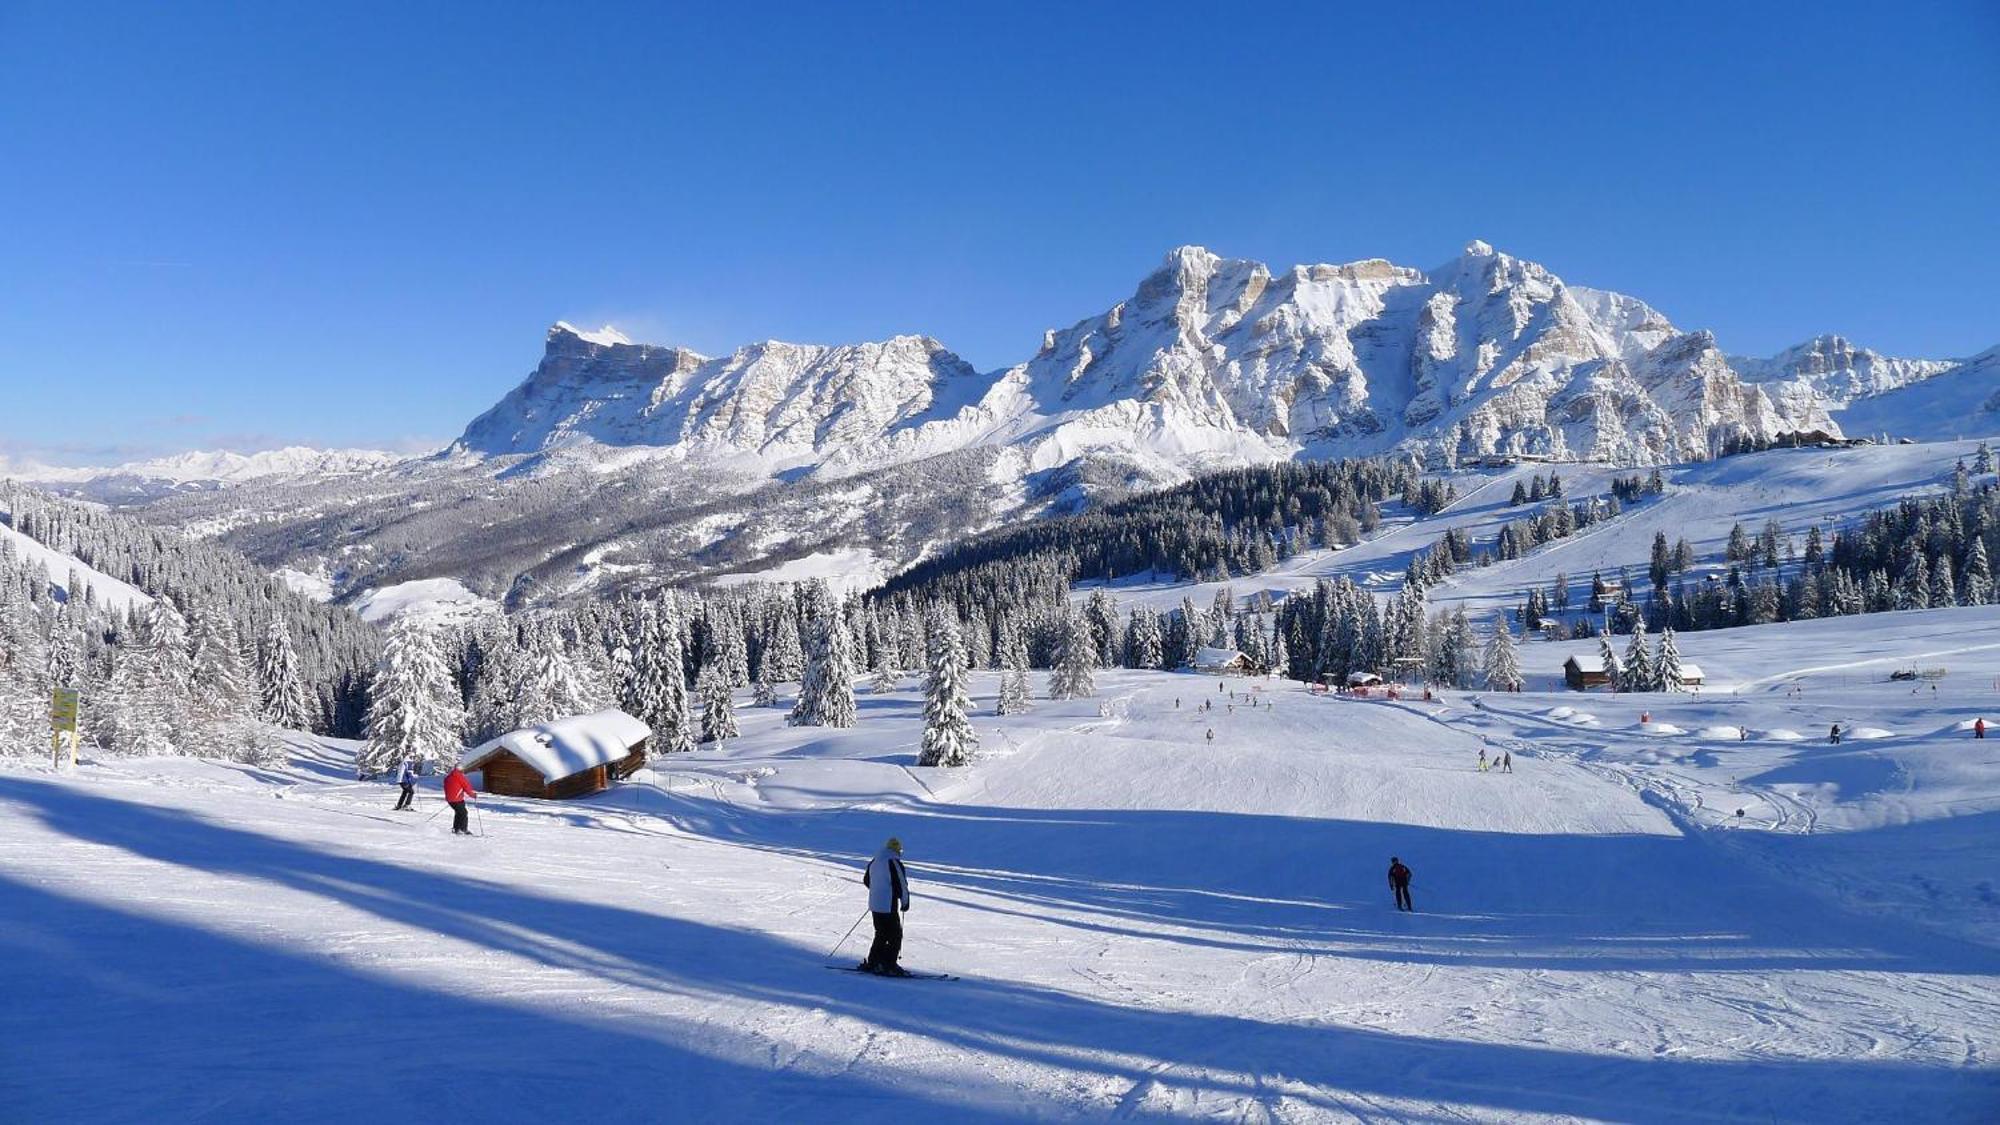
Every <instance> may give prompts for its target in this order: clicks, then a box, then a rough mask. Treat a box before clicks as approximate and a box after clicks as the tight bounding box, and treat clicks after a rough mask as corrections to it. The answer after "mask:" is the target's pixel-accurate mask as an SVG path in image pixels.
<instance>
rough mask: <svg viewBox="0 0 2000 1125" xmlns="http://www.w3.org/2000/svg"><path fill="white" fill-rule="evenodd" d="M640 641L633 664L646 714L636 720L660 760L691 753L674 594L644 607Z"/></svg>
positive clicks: (683, 650) (683, 659)
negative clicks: (648, 729)
mask: <svg viewBox="0 0 2000 1125" xmlns="http://www.w3.org/2000/svg"><path fill="white" fill-rule="evenodd" d="M642 622H643V624H642V625H641V629H642V632H643V640H642V641H641V643H640V645H639V651H638V652H636V653H633V654H632V660H633V663H634V666H635V669H636V671H637V672H638V676H639V698H640V700H641V703H642V706H643V707H644V708H645V710H644V711H643V712H642V713H640V714H639V715H637V716H636V717H637V718H638V719H640V720H641V721H643V722H644V723H645V724H646V725H647V726H648V727H651V728H652V730H653V737H652V741H651V745H652V747H653V749H654V750H655V751H656V752H658V753H661V754H684V753H687V752H688V751H690V750H693V749H694V744H695V733H696V732H695V724H694V719H693V716H692V715H691V714H690V709H689V707H688V687H687V658H686V655H685V653H686V647H685V640H684V638H683V632H682V627H681V610H680V603H679V601H678V600H676V599H675V597H674V595H673V594H672V593H668V594H666V595H663V596H662V597H660V598H659V599H658V600H656V601H653V602H649V603H647V607H646V609H645V611H644V616H643V618H642Z"/></svg>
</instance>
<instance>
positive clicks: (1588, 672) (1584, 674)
mask: <svg viewBox="0 0 2000 1125" xmlns="http://www.w3.org/2000/svg"><path fill="white" fill-rule="evenodd" d="M1612 659H1613V660H1616V659H1617V658H1616V657H1613V658H1612ZM1616 670H1617V669H1616V668H1615V667H1614V668H1609V669H1607V668H1606V667H1605V666H1604V653H1603V652H1601V651H1600V652H1579V653H1577V654H1576V655H1575V656H1572V657H1570V658H1569V659H1568V660H1565V661H1563V682H1564V683H1566V684H1568V685H1569V689H1570V690H1571V691H1588V690H1589V689H1591V688H1594V687H1603V686H1605V685H1606V684H1609V683H1610V682H1611V673H1612V672H1614V671H1616Z"/></svg>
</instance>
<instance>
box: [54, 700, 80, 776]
mask: <svg viewBox="0 0 2000 1125" xmlns="http://www.w3.org/2000/svg"><path fill="white" fill-rule="evenodd" d="M81 709H82V697H81V696H79V695H78V694H77V691H76V689H75V688H60V687H59V688H57V689H56V690H55V692H54V694H53V695H52V697H51V698H50V700H49V727H50V744H49V750H50V753H51V754H52V755H53V757H54V759H55V767H56V768H57V769H61V768H62V764H63V760H62V752H63V736H64V735H68V736H69V765H70V768H71V769H75V768H76V719H77V713H78V711H80V710H81Z"/></svg>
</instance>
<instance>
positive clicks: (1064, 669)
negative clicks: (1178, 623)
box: [1049, 600, 1192, 699]
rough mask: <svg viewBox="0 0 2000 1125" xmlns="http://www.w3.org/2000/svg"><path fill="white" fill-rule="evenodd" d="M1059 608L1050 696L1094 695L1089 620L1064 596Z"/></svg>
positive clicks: (1094, 660)
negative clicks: (1064, 598)
mask: <svg viewBox="0 0 2000 1125" xmlns="http://www.w3.org/2000/svg"><path fill="white" fill-rule="evenodd" d="M1189 604H1190V605H1191V604H1192V603H1189ZM1058 612H1059V613H1060V616H1059V617H1058V618H1057V623H1056V624H1057V633H1056V654H1055V668H1054V670H1053V671H1051V672H1050V673H1049V698H1050V699H1082V698H1085V697H1087V696H1092V695H1096V694H1097V682H1096V679H1095V673H1096V668H1097V650H1096V649H1095V647H1093V645H1092V644H1091V635H1090V623H1089V622H1088V621H1087V620H1085V618H1084V616H1083V614H1081V613H1078V612H1077V611H1076V607H1075V606H1074V605H1071V604H1069V602H1068V601H1067V600H1065V601H1064V603H1063V606H1062V608H1061V610H1060V611H1058Z"/></svg>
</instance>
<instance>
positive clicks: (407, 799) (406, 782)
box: [389, 758, 417, 812]
mask: <svg viewBox="0 0 2000 1125" xmlns="http://www.w3.org/2000/svg"><path fill="white" fill-rule="evenodd" d="M396 784H398V785H400V786H402V787H403V795H402V796H400V797H398V798H396V807H395V808H393V809H391V810H389V811H390V812H402V811H403V810H404V809H407V808H409V807H411V806H412V805H414V804H416V803H417V761H416V759H415V758H404V759H403V766H402V768H401V769H399V770H397V771H396Z"/></svg>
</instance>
